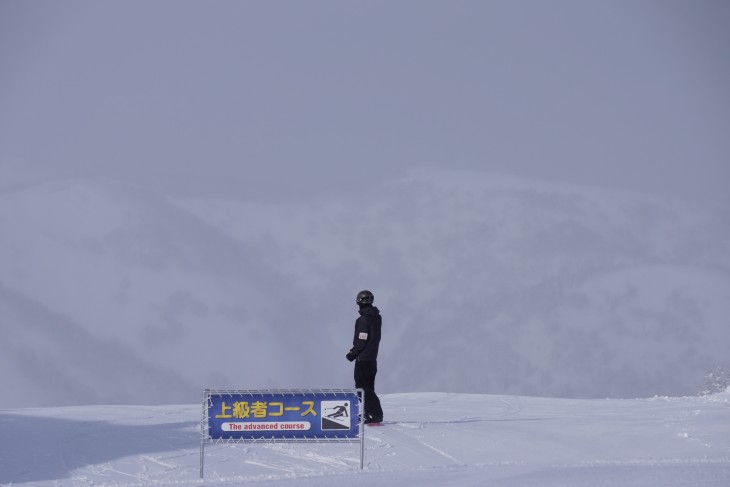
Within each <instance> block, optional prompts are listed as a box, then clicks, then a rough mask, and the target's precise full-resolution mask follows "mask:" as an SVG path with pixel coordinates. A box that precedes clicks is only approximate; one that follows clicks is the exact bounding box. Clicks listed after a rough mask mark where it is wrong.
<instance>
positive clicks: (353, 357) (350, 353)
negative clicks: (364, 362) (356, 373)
mask: <svg viewBox="0 0 730 487" xmlns="http://www.w3.org/2000/svg"><path fill="white" fill-rule="evenodd" d="M346 357H347V360H349V361H350V362H352V361H353V360H355V359H356V358H357V355H356V354H354V353H353V352H351V351H350V352H347V355H346Z"/></svg>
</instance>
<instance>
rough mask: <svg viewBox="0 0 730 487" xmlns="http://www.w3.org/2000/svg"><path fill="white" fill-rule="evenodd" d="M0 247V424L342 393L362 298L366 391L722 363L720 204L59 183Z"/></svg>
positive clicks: (10, 224) (403, 188) (529, 391)
mask: <svg viewBox="0 0 730 487" xmlns="http://www.w3.org/2000/svg"><path fill="white" fill-rule="evenodd" d="M0 233H1V234H2V235H3V240H2V246H0V286H1V287H0V307H1V308H2V321H3V323H2V326H3V329H4V330H5V333H4V335H5V339H4V341H3V343H2V349H3V353H2V354H1V355H2V360H3V367H2V371H3V372H2V374H0V387H2V388H3V390H4V391H8V393H7V394H3V396H2V400H0V407H27V406H41V405H51V404H89V403H129V404H138V403H181V402H185V401H194V400H196V398H197V397H198V396H199V394H200V391H201V390H202V389H203V388H205V387H214V388H260V387H342V386H349V385H350V384H351V382H352V379H351V365H350V364H348V363H347V362H346V361H345V359H344V354H345V352H346V351H347V349H348V348H349V342H350V341H351V333H352V324H353V322H354V319H355V317H356V316H357V313H356V306H355V304H354V295H355V294H356V293H357V291H359V290H360V289H361V288H369V289H371V290H372V291H373V292H374V293H375V296H376V305H377V306H378V307H380V309H381V311H382V312H383V314H384V316H385V321H384V338H383V344H382V352H381V353H382V355H381V360H380V364H381V365H380V369H381V373H380V375H379V378H378V383H379V388H380V389H382V390H383V391H400V392H404V391H447V392H448V391H459V392H475V393H477V392H478V393H505V394H507V393H509V394H526V395H542V396H560V397H641V396H652V395H655V394H659V395H686V394H694V393H696V392H698V391H699V389H700V388H701V387H702V383H703V375H704V373H705V372H707V371H708V370H710V369H712V368H713V367H715V366H724V367H728V366H730V363H728V355H727V345H728V343H730V329H728V327H727V316H730V211H729V210H728V208H726V207H708V206H705V207H700V206H694V205H692V204H689V203H684V202H679V201H669V200H664V199H659V198H656V197H650V196H646V195H642V194H638V193H628V192H617V191H613V192H612V191H605V190H596V189H595V188H588V187H581V186H569V185H550V184H546V183H538V182H534V181H529V180H523V179H516V178H510V177H505V176H498V175H493V174H486V173H478V172H460V171H419V172H414V173H412V174H411V175H410V176H408V177H405V178H402V179H400V180H397V181H393V182H392V183H390V184H381V185H373V186H369V187H363V188H362V191H361V192H360V193H357V192H347V193H344V192H343V193H340V194H338V193H332V194H328V195H323V196H321V197H319V198H313V199H312V201H311V202H310V203H306V204H301V203H296V204H295V203H291V204H265V203H250V202H241V201H233V200H214V199H183V198H170V197H167V196H165V195H163V194H160V193H157V192H155V191H151V190H148V189H144V188H141V187H136V186H130V185H127V184H123V183H117V182H114V181H111V180H101V179H76V180H64V181H55V182H50V183H44V184H40V185H34V186H30V187H24V188H17V189H15V190H11V191H6V192H5V193H4V194H2V195H1V196H0Z"/></svg>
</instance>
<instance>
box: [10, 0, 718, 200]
mask: <svg viewBox="0 0 730 487" xmlns="http://www.w3.org/2000/svg"><path fill="white" fill-rule="evenodd" d="M728 25H730V2H728V1H726V0H717V1H669V0H657V1H636V0H631V1H586V0H576V1H562V0H561V1H551V2H546V1H486V0H485V1H473V2H471V1H451V0H450V1H440V2H433V1H423V0H414V1H390V0H389V1H358V2H354V1H306V2H305V1H273V2H272V1H256V2H254V1H236V2H233V1H215V2H213V1H209V2H199V1H160V0H158V1H154V2H148V1H116V2H112V1H63V2H58V1H35V0H24V1H12V0H0V178H4V179H5V181H3V182H0V187H1V186H2V184H3V183H5V184H10V183H13V182H15V181H16V180H23V179H24V178H29V177H41V178H44V177H59V176H60V177H66V176H90V175H102V176H111V177H115V178H124V179H130V180H133V181H143V182H149V183H150V184H153V185H161V186H162V187H163V188H164V189H165V190H168V191H181V192H187V193H191V194H200V195H225V196H235V197H239V198H250V199H260V198H265V197H266V198H269V199H271V198H274V199H281V198H285V197H287V198H288V197H290V196H294V197H299V196H306V195H309V194H314V193H317V192H319V191H322V190H328V189H331V188H340V187H343V186H346V185H354V184H357V185H363V184H371V182H374V181H381V180H384V179H390V178H393V177H396V176H398V175H399V174H402V173H404V172H405V171H408V170H411V169H414V168H419V167H426V166H436V167H455V168H479V169H484V170H489V171H498V172H507V173H513V174H517V175H526V176H530V177H536V178H547V179H554V180H562V181H571V182H581V183H591V184H601V185H608V186H614V187H622V188H629V189H642V190H648V191H654V192H661V193H665V194H678V195H681V196H687V197H708V198H711V199H723V200H724V201H730V194H728V193H730V192H729V191H727V189H728V187H729V183H730V88H728V87H730V29H729V28H728Z"/></svg>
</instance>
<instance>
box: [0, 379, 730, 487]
mask: <svg viewBox="0 0 730 487" xmlns="http://www.w3.org/2000/svg"><path fill="white" fill-rule="evenodd" d="M382 399H383V406H384V409H385V411H386V416H387V417H386V419H387V420H388V423H387V424H386V425H385V426H383V427H368V428H367V429H366V451H365V462H366V467H365V469H364V471H362V472H361V471H360V470H359V445H353V444H344V445H343V444H330V445H326V444H275V445H262V444H255V445H237V446H225V445H215V446H213V445H208V446H207V448H206V475H205V481H203V482H201V481H199V480H198V474H199V443H198V441H199V431H200V429H199V428H200V426H199V421H200V409H201V407H200V406H199V405H190V406H78V407H65V408H44V409H17V410H3V411H0V436H2V442H1V443H0V484H2V485H36V486H51V485H53V486H59V487H63V486H91V485H94V486H122V485H124V486H181V485H243V484H247V485H248V484H261V485H291V486H330V485H331V486H341V485H379V486H381V487H388V486H393V487H395V486H403V485H424V486H442V485H455V486H465V485H494V486H511V487H527V486H535V487H537V486H540V487H551V486H555V487H557V486H591V487H595V486H621V487H628V486H642V487H646V486H657V487H659V486H661V487H672V486H696V485H701V486H704V487H726V486H727V485H730V391H728V392H725V393H721V394H717V395H713V396H706V397H683V398H668V397H655V398H652V399H633V400H576V399H546V398H530V397H519V396H491V395H466V394H444V393H418V394H389V395H384V396H383V398H382Z"/></svg>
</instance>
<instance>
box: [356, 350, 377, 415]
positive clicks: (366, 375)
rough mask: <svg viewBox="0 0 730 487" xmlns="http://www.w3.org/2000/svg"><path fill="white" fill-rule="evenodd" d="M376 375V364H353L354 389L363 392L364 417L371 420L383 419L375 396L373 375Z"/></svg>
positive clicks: (369, 362)
mask: <svg viewBox="0 0 730 487" xmlns="http://www.w3.org/2000/svg"><path fill="white" fill-rule="evenodd" d="M377 373H378V362H376V361H360V360H358V361H356V362H355V387H356V388H358V389H363V390H364V391H365V415H366V416H370V417H373V418H378V419H382V418H383V408H382V407H381V406H380V399H379V398H378V395H377V394H375V374H377Z"/></svg>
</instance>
